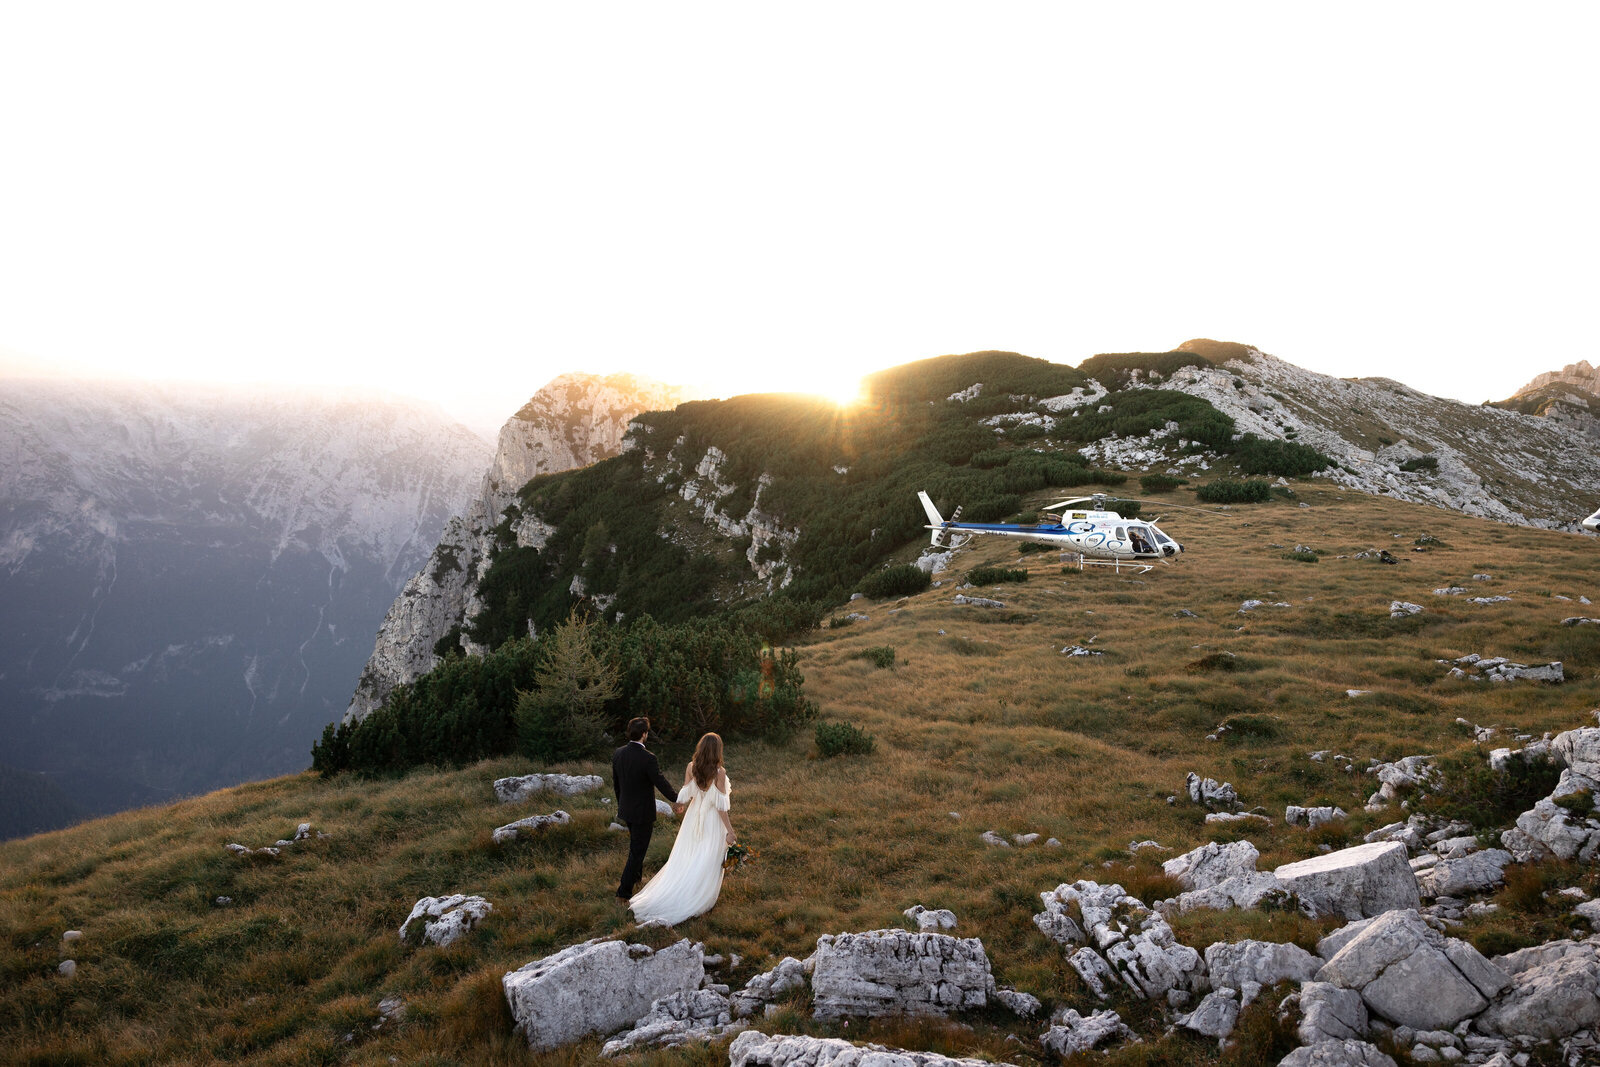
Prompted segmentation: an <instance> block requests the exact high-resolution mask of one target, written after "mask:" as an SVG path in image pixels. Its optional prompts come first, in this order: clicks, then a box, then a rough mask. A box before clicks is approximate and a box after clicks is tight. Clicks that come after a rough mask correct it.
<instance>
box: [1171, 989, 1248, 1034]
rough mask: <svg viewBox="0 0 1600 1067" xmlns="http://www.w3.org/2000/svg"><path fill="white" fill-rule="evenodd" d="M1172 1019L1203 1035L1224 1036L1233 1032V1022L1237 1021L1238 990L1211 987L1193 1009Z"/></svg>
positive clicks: (1186, 1028) (1185, 1027)
mask: <svg viewBox="0 0 1600 1067" xmlns="http://www.w3.org/2000/svg"><path fill="white" fill-rule="evenodd" d="M1173 1021H1174V1022H1176V1023H1177V1024H1178V1025H1179V1026H1181V1027H1183V1028H1184V1029H1185V1030H1192V1031H1194V1032H1195V1033H1197V1034H1200V1035H1201V1036H1203V1037H1214V1038H1217V1039H1219V1040H1220V1039H1222V1038H1225V1037H1227V1036H1228V1035H1229V1034H1231V1033H1233V1027H1234V1024H1235V1023H1237V1022H1238V1021H1239V991H1238V990H1237V989H1231V988H1230V989H1213V990H1212V991H1211V992H1209V993H1207V994H1206V995H1205V996H1204V997H1203V998H1202V999H1201V1001H1200V1003H1199V1004H1198V1005H1196V1007H1195V1009H1194V1011H1191V1012H1188V1013H1187V1014H1183V1015H1179V1016H1178V1017H1177V1018H1176V1019H1174V1020H1173Z"/></svg>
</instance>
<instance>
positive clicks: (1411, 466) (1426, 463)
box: [1400, 456, 1439, 473]
mask: <svg viewBox="0 0 1600 1067" xmlns="http://www.w3.org/2000/svg"><path fill="white" fill-rule="evenodd" d="M1400 469H1401V470H1403V471H1410V472H1413V473H1415V472H1417V471H1436V470H1438V469H1439V457H1438V456H1412V457H1411V458H1410V459H1408V460H1406V461H1405V462H1404V463H1402V464H1400Z"/></svg>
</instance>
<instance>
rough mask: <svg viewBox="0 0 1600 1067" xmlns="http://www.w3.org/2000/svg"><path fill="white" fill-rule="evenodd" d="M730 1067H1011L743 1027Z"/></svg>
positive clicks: (732, 1047) (730, 1049) (732, 1049)
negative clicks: (770, 1032)
mask: <svg viewBox="0 0 1600 1067" xmlns="http://www.w3.org/2000/svg"><path fill="white" fill-rule="evenodd" d="M728 1063H729V1067H1011V1065H1010V1064H992V1063H990V1062H989V1061H988V1060H971V1059H953V1058H951V1057H949V1056H942V1055H940V1054H939V1053H937V1052H908V1051H906V1050H905V1049H893V1048H888V1047H886V1046H884V1045H853V1044H851V1043H850V1042H848V1041H846V1040H844V1039H843V1038H838V1037H805V1036H803V1035H798V1034H763V1033H761V1032H760V1031H759V1030H746V1031H745V1032H744V1033H742V1034H740V1035H739V1036H738V1037H736V1038H734V1039H733V1043H732V1044H731V1045H729V1046H728Z"/></svg>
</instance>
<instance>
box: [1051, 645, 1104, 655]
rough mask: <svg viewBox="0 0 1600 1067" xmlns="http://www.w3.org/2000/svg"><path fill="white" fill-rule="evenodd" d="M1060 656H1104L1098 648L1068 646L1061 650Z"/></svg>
mask: <svg viewBox="0 0 1600 1067" xmlns="http://www.w3.org/2000/svg"><path fill="white" fill-rule="evenodd" d="M1061 654H1062V655H1064V656H1103V655H1105V653H1104V652H1102V651H1101V650H1100V649H1098V648H1084V647H1083V646H1082V645H1068V646H1067V647H1066V648H1063V649H1062V650H1061Z"/></svg>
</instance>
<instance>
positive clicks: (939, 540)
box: [917, 491, 949, 548]
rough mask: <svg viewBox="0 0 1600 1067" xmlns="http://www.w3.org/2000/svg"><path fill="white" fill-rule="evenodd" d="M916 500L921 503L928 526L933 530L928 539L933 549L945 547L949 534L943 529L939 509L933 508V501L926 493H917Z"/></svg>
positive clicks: (942, 519)
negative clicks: (926, 514) (925, 513)
mask: <svg viewBox="0 0 1600 1067" xmlns="http://www.w3.org/2000/svg"><path fill="white" fill-rule="evenodd" d="M917 499H918V500H920V501H922V510H923V511H926V512H927V513H928V526H929V527H930V528H932V530H933V536H932V538H931V539H930V540H931V541H932V544H933V546H934V547H935V548H943V547H945V544H946V542H947V541H948V539H949V534H947V533H946V532H945V529H944V516H942V515H940V514H939V509H938V508H936V507H934V506H933V499H932V498H931V497H930V496H928V494H927V493H926V492H922V491H919V492H918V493H917Z"/></svg>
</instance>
